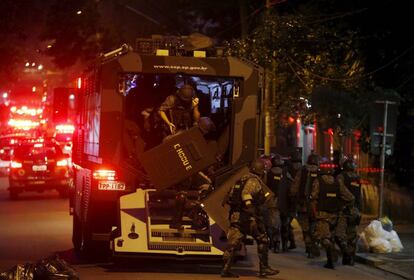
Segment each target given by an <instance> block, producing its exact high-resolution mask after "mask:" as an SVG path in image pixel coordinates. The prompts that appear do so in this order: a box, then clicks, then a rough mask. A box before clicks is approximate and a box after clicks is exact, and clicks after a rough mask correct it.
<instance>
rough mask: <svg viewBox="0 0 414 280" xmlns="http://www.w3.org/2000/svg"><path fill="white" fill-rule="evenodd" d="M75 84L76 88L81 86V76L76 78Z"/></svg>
mask: <svg viewBox="0 0 414 280" xmlns="http://www.w3.org/2000/svg"><path fill="white" fill-rule="evenodd" d="M76 85H77V87H78V89H81V88H82V78H81V77H79V78H78V80H77V83H76Z"/></svg>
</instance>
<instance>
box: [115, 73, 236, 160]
mask: <svg viewBox="0 0 414 280" xmlns="http://www.w3.org/2000/svg"><path fill="white" fill-rule="evenodd" d="M122 80H123V81H125V84H124V88H125V93H124V95H125V117H126V122H125V128H126V130H127V133H128V135H130V134H131V133H132V134H134V133H137V134H139V136H138V138H135V139H136V140H133V141H134V142H135V143H138V144H137V145H136V146H135V147H138V146H140V147H141V149H143V150H148V149H151V148H152V147H154V146H157V145H159V144H160V143H161V142H162V141H163V137H164V136H165V134H163V133H165V123H164V122H163V121H162V119H161V118H160V116H159V114H158V112H159V110H160V108H169V106H172V105H171V102H172V101H171V100H175V101H176V100H178V101H176V102H175V103H174V104H178V105H176V106H178V107H177V108H179V106H182V107H185V105H182V104H184V103H182V102H183V101H180V100H179V97H177V96H179V89H180V88H182V87H184V85H186V86H187V87H190V88H192V89H193V94H192V100H193V101H194V100H195V99H196V100H197V101H196V102H198V105H197V106H198V111H199V114H200V122H199V127H200V129H201V130H202V132H203V134H204V137H205V138H206V139H207V140H208V141H214V142H215V143H216V144H217V146H218V150H219V153H220V155H219V156H220V158H221V160H222V162H223V163H224V164H226V163H227V162H229V159H230V158H229V154H230V153H229V152H230V151H229V150H230V129H231V127H230V123H231V122H230V120H231V118H232V101H233V94H234V92H235V90H236V91H237V90H238V88H239V84H240V79H239V78H233V77H215V76H192V75H184V74H143V73H138V74H136V73H126V74H124V75H123V76H122ZM236 93H237V92H236ZM180 104H181V105H180ZM172 111H173V110H172V109H170V110H169V111H168V110H165V112H166V114H167V116H168V118H170V119H171V120H172V121H174V120H173V119H174V117H176V124H177V125H179V124H180V121H181V120H182V115H180V114H179V113H177V115H173V114H174V113H172ZM191 114H192V113H191ZM191 125H193V123H191ZM138 153H139V152H138Z"/></svg>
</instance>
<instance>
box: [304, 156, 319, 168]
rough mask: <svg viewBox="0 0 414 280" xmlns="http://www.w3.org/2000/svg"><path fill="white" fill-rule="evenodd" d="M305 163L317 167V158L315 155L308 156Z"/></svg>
mask: <svg viewBox="0 0 414 280" xmlns="http://www.w3.org/2000/svg"><path fill="white" fill-rule="evenodd" d="M306 163H307V164H309V165H316V166H319V156H318V155H317V154H310V155H309V156H308V160H307V162H306Z"/></svg>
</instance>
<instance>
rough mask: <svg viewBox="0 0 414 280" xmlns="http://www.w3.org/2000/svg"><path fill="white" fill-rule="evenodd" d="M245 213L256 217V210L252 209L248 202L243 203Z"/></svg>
mask: <svg viewBox="0 0 414 280" xmlns="http://www.w3.org/2000/svg"><path fill="white" fill-rule="evenodd" d="M245 205H246V207H245V212H246V213H247V214H249V215H251V216H255V215H256V209H254V206H253V204H252V203H251V201H250V200H248V201H246V202H245Z"/></svg>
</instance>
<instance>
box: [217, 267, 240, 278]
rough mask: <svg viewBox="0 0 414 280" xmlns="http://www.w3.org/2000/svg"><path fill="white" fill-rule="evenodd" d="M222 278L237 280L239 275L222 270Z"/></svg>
mask: <svg viewBox="0 0 414 280" xmlns="http://www.w3.org/2000/svg"><path fill="white" fill-rule="evenodd" d="M220 276H221V277H223V278H239V275H238V274H236V273H233V272H231V271H230V270H226V269H223V270H222V271H221V273H220Z"/></svg>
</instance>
